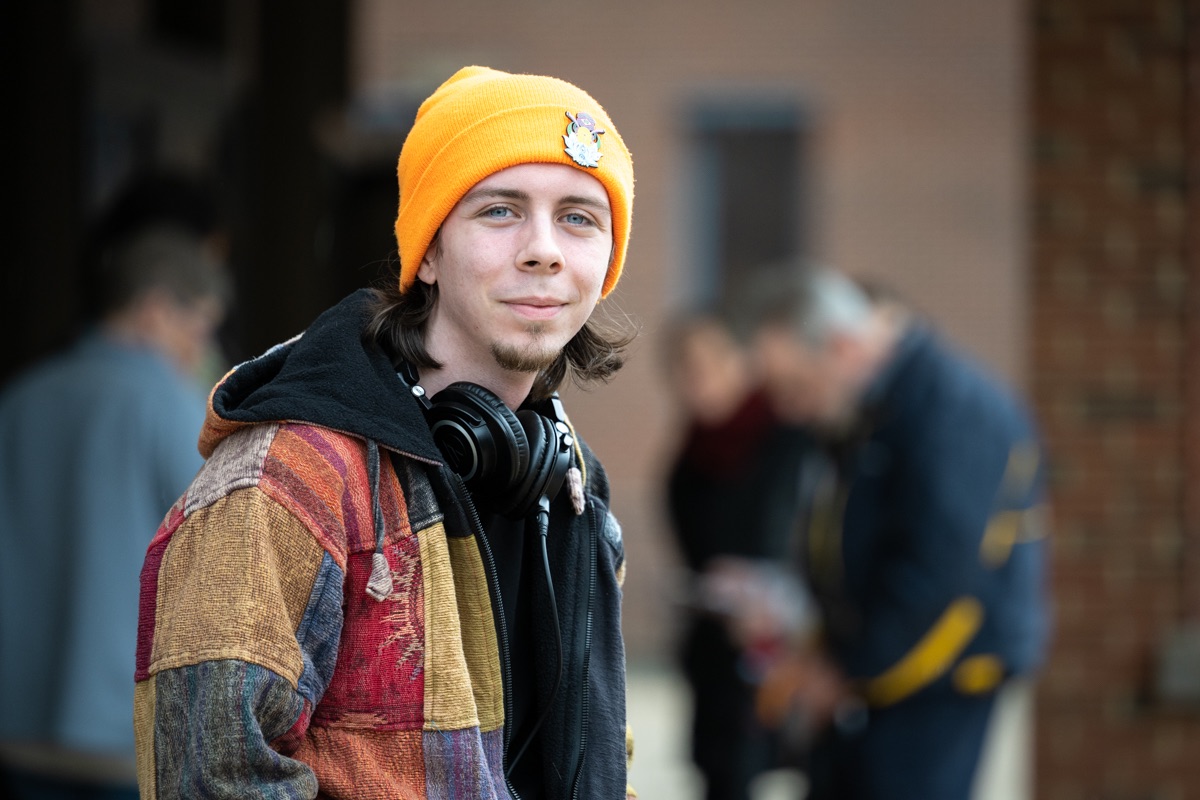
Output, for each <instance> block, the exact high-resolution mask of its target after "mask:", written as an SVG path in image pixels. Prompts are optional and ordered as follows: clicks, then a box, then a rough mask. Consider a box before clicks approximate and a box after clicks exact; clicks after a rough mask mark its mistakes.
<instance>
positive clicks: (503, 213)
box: [483, 206, 512, 219]
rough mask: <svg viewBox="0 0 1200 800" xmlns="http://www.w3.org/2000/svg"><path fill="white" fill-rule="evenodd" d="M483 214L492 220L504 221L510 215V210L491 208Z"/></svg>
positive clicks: (503, 207) (504, 207) (498, 207)
mask: <svg viewBox="0 0 1200 800" xmlns="http://www.w3.org/2000/svg"><path fill="white" fill-rule="evenodd" d="M483 213H484V216H487V217H491V218H492V219H504V218H505V217H507V216H509V215H511V214H512V209H511V208H509V207H507V206H493V207H491V208H489V209H488V210H486V211H484V212H483Z"/></svg>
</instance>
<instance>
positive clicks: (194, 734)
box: [134, 487, 343, 798]
mask: <svg viewBox="0 0 1200 800" xmlns="http://www.w3.org/2000/svg"><path fill="white" fill-rule="evenodd" d="M188 503H189V500H188V498H186V497H185V499H184V500H183V501H181V502H180V503H179V504H178V505H177V506H176V508H175V509H173V510H172V512H171V513H170V515H168V518H167V520H166V521H165V522H164V524H163V526H162V528H160V531H159V534H158V535H157V536H156V537H155V539H154V541H153V542H152V543H151V546H150V549H149V551H148V553H147V558H146V562H145V565H144V567H143V573H142V589H141V597H142V602H141V612H140V613H141V618H140V622H139V634H138V639H139V640H138V659H137V675H136V679H137V688H136V695H135V714H134V717H135V732H136V737H137V757H138V782H139V788H140V790H141V795H142V797H144V798H176V797H196V796H204V797H212V798H226V797H228V798H234V797H248V796H254V797H315V796H316V792H317V782H316V778H315V777H314V775H313V773H312V771H311V769H309V767H308V766H307V765H305V764H303V763H301V762H300V761H298V760H295V759H292V758H289V754H290V753H293V752H294V751H295V749H296V747H297V746H298V745H299V743H300V741H301V739H302V737H303V733H304V730H305V729H306V727H307V724H308V720H309V717H310V716H311V712H312V708H313V707H314V705H315V704H316V702H317V700H319V698H320V697H321V695H322V694H323V692H324V690H325V687H326V686H327V685H328V683H329V680H330V677H331V675H332V671H333V667H334V664H335V663H336V658H337V641H338V637H339V636H340V632H341V593H342V584H343V572H342V570H341V569H340V568H339V567H338V565H337V564H336V563H335V562H334V561H333V559H332V558H331V557H330V556H329V554H328V553H326V552H325V551H324V550H323V549H322V548H321V547H320V546H319V545H318V544H317V542H316V541H315V539H314V538H313V536H312V535H311V534H310V533H309V531H308V530H307V529H306V528H305V527H304V526H303V525H302V524H301V523H300V522H299V520H297V519H296V518H295V517H294V516H293V515H292V514H290V513H289V512H288V511H286V510H284V509H283V508H281V507H280V506H279V505H278V504H277V503H275V502H274V501H273V500H272V499H271V498H269V497H268V496H266V494H264V493H263V492H262V491H261V490H259V489H258V488H254V487H252V488H245V489H240V490H238V491H234V492H233V493H231V494H229V495H227V496H225V497H223V498H221V499H219V500H216V501H215V502H213V503H211V504H210V505H207V506H205V507H202V508H196V509H191V508H190V507H189V505H188Z"/></svg>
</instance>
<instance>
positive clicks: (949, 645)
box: [804, 325, 1048, 705]
mask: <svg viewBox="0 0 1200 800" xmlns="http://www.w3.org/2000/svg"><path fill="white" fill-rule="evenodd" d="M825 459H826V461H825V466H826V467H827V469H826V473H825V474H826V475H827V476H828V478H829V479H828V480H825V481H819V480H818V481H817V482H816V483H817V486H816V489H815V504H814V506H813V512H812V515H811V518H810V520H809V524H808V525H807V526H805V533H806V536H805V542H804V553H805V560H806V568H807V572H808V577H809V580H810V581H811V583H812V588H813V590H814V593H815V594H816V595H817V597H818V600H819V601H820V603H821V605H822V607H823V610H824V612H825V619H826V631H825V634H826V637H827V643H828V645H829V647H830V648H831V651H832V653H833V655H834V656H835V658H836V660H837V661H838V662H839V664H840V665H841V666H842V668H843V669H844V670H845V671H846V673H847V674H848V675H849V676H850V677H851V678H853V679H856V680H857V681H860V682H861V688H862V690H863V692H864V694H865V696H866V698H867V700H868V701H869V702H870V703H872V704H874V705H889V704H892V703H895V702H898V701H899V700H902V699H904V698H906V697H909V696H912V695H914V694H915V693H918V692H932V691H942V690H947V689H949V690H953V691H957V692H962V693H966V694H976V693H985V692H989V691H991V690H993V689H994V688H995V687H996V686H998V685H999V683H1000V682H1001V681H1003V680H1004V679H1005V678H1007V677H1009V676H1011V675H1015V674H1020V673H1024V672H1027V671H1029V670H1032V669H1034V668H1035V667H1037V666H1038V664H1039V663H1040V661H1041V660H1042V657H1043V651H1044V649H1045V646H1046V640H1047V631H1048V610H1047V600H1046V597H1045V588H1044V574H1043V573H1044V561H1045V546H1044V541H1043V528H1042V524H1041V516H1042V471H1043V470H1042V465H1041V460H1040V449H1039V446H1038V443H1037V435H1036V432H1035V430H1034V427H1033V424H1032V423H1031V420H1030V418H1029V415H1028V414H1027V413H1026V411H1025V409H1024V408H1023V407H1022V405H1021V403H1020V402H1019V401H1018V400H1017V399H1016V398H1015V397H1014V396H1013V394H1012V393H1011V392H1010V391H1009V390H1008V389H1007V388H1005V387H1004V386H1002V385H1001V384H1000V383H999V382H998V381H997V380H995V379H994V378H993V377H991V376H989V375H988V374H986V373H985V372H984V371H983V370H981V369H980V368H979V367H977V366H976V365H975V364H973V363H972V362H971V361H969V360H968V359H966V358H964V357H963V356H962V355H960V354H958V353H956V352H954V351H953V350H951V349H950V348H948V347H947V346H946V345H945V344H944V343H943V342H941V341H939V339H938V338H937V337H936V336H935V335H934V334H933V332H932V331H930V330H929V329H928V328H925V327H923V326H919V325H918V326H913V327H912V328H910V329H909V330H908V331H907V332H906V334H905V335H904V336H903V337H902V339H901V341H900V343H899V344H898V346H897V349H896V352H895V353H894V355H893V357H892V359H891V360H890V362H889V363H888V364H887V366H886V367H885V368H884V370H883V372H882V373H881V375H880V376H879V377H878V378H877V380H876V382H875V384H874V385H873V386H872V387H871V389H870V391H869V392H868V396H867V400H866V402H865V409H864V414H863V418H862V421H861V425H860V426H859V428H858V430H857V431H856V432H855V433H854V434H853V435H852V436H851V437H849V439H848V440H846V441H843V442H840V443H839V444H837V445H835V446H831V447H830V448H829V449H828V451H827V453H826V455H825ZM839 522H840V524H839Z"/></svg>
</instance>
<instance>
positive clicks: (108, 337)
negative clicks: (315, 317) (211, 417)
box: [0, 174, 228, 800]
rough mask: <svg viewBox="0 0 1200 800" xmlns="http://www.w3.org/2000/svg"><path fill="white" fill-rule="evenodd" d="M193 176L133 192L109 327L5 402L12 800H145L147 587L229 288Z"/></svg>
mask: <svg viewBox="0 0 1200 800" xmlns="http://www.w3.org/2000/svg"><path fill="white" fill-rule="evenodd" d="M217 234H218V227H217V218H216V214H215V210H214V208H213V207H212V205H211V203H210V201H209V199H208V197H207V195H206V193H205V192H204V190H203V189H202V188H201V187H200V186H199V185H197V184H193V183H192V182H190V181H188V180H187V179H185V178H182V177H177V176H168V175H157V174H156V175H147V176H142V177H138V178H136V179H134V180H133V181H132V182H130V183H129V184H128V185H127V186H126V188H125V189H124V190H123V191H122V192H121V194H120V195H119V196H118V197H117V199H116V201H115V202H114V203H113V205H112V206H111V207H110V208H109V209H108V210H107V211H106V213H105V214H104V215H103V216H102V217H101V219H100V221H99V222H98V224H97V226H96V228H95V230H94V232H93V235H92V237H91V244H90V248H89V254H90V258H89V259H88V260H87V262H86V263H85V271H86V274H87V275H88V277H89V280H88V281H87V284H88V285H89V287H90V292H89V295H90V296H89V298H88V299H89V301H90V302H91V303H92V304H93V305H92V306H91V308H92V311H93V314H94V321H93V324H92V325H91V326H90V327H89V329H88V330H87V331H86V332H85V333H84V334H83V335H82V337H81V338H80V339H79V340H78V341H77V342H75V343H74V344H73V346H71V347H70V348H69V349H67V350H66V351H65V352H62V353H60V354H57V355H55V356H53V357H51V358H49V359H47V360H46V361H44V362H43V363H41V364H38V365H35V366H34V367H33V368H32V369H30V370H29V371H27V372H26V373H24V374H21V375H18V376H17V377H16V378H15V379H14V380H13V381H12V382H11V383H10V384H9V385H8V386H6V387H5V388H4V390H3V392H0V653H3V654H4V655H3V658H0V795H2V796H3V797H5V798H17V799H18V800H20V799H22V798H120V797H136V796H137V789H136V780H135V774H134V736H133V720H132V713H131V708H132V705H133V680H132V678H133V667H134V659H133V655H134V644H135V641H136V632H137V607H138V599H137V598H138V588H137V587H138V573H139V571H140V569H141V563H142V559H143V557H144V555H145V550H146V546H147V545H148V544H149V542H150V539H151V537H152V536H153V535H154V530H155V528H156V527H157V526H158V524H159V522H160V521H161V520H162V518H163V516H164V515H165V514H166V512H167V510H168V509H169V508H170V507H171V503H172V502H174V499H175V498H176V497H177V496H178V494H179V492H181V491H182V490H183V488H184V487H186V486H187V484H188V483H189V482H190V481H191V479H192V478H193V477H194V476H195V474H196V471H197V470H198V469H199V467H200V464H201V459H200V454H199V452H198V450H197V447H196V442H197V439H198V437H199V433H200V426H201V424H202V423H203V421H204V392H203V389H202V387H201V385H200V384H199V383H198V382H197V381H196V380H195V375H196V372H197V370H198V369H199V368H200V367H201V366H202V365H203V364H204V362H205V359H206V358H207V357H208V355H209V353H210V352H211V348H212V347H213V333H214V330H215V328H216V326H217V325H218V323H219V321H220V320H221V317H222V312H223V309H224V307H225V304H226V301H227V294H228V284H227V279H226V276H225V273H224V272H223V268H222V266H221V264H220V260H219V253H218V252H216V251H215V250H214V249H213V247H214V243H215V238H214V237H215V236H216V235H217Z"/></svg>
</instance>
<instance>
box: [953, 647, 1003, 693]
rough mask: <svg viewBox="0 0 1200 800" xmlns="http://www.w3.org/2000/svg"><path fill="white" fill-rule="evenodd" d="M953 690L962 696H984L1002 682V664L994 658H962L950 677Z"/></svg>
mask: <svg viewBox="0 0 1200 800" xmlns="http://www.w3.org/2000/svg"><path fill="white" fill-rule="evenodd" d="M950 679H951V680H952V681H953V682H954V688H955V689H957V690H958V691H960V692H962V693H963V694H984V693H986V692H990V691H992V690H993V689H995V688H996V687H997V686H999V685H1000V681H1002V680H1004V663H1003V662H1002V661H1001V660H1000V659H999V658H998V657H996V656H992V655H981V656H971V657H970V658H964V659H963V660H962V663H961V664H959V665H958V666H957V667H955V668H954V673H953V674H952V675H951V676H950Z"/></svg>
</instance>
